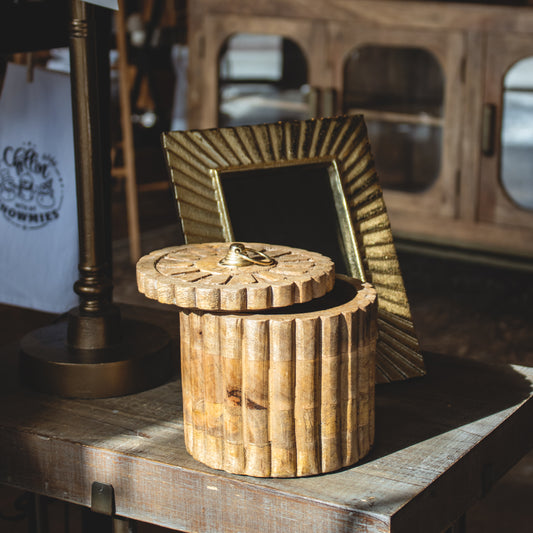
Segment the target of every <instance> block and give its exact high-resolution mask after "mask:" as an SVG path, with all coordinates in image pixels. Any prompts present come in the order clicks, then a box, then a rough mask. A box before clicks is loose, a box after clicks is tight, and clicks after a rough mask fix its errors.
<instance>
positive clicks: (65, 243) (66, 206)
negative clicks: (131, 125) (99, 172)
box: [0, 64, 78, 313]
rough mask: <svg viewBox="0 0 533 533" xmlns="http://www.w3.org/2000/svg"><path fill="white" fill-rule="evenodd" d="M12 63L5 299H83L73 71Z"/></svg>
mask: <svg viewBox="0 0 533 533" xmlns="http://www.w3.org/2000/svg"><path fill="white" fill-rule="evenodd" d="M26 75H27V67H24V66H21V65H15V64H9V65H8V69H7V73H6V78H5V81H4V87H3V90H2V93H1V95H0V302H3V303H6V304H12V305H17V306H21V307H29V308H32V309H38V310H41V311H49V312H54V313H61V312H64V311H66V310H67V309H69V308H71V307H74V306H76V305H77V304H78V298H77V296H76V294H75V293H74V291H73V288H72V286H73V284H74V282H75V281H76V279H77V278H78V268H77V264H78V221H77V212H76V211H77V208H76V180H75V162H74V141H73V128H72V109H71V99H70V80H69V76H68V75H66V74H62V73H57V72H49V71H46V70H43V69H38V68H36V69H34V74H33V81H32V82H28V81H26Z"/></svg>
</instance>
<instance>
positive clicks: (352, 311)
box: [138, 244, 377, 477]
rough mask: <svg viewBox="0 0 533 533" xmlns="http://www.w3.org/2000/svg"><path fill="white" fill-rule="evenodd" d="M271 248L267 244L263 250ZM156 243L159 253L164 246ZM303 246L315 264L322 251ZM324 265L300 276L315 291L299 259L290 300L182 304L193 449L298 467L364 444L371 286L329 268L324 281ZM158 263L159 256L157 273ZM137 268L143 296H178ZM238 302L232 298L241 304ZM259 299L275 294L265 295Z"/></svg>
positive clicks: (264, 471)
mask: <svg viewBox="0 0 533 533" xmlns="http://www.w3.org/2000/svg"><path fill="white" fill-rule="evenodd" d="M195 246H205V245H195ZM225 246H226V248H227V246H228V245H227V244H226V245H225ZM250 246H255V247H257V246H263V247H265V249H266V245H258V244H254V245H250ZM180 248H181V249H182V248H184V247H180ZM278 248H279V247H278ZM276 250H277V248H276ZM276 250H274V251H273V250H272V249H270V250H268V249H267V251H270V254H269V255H272V256H276V253H277V252H276ZM283 250H286V248H283ZM291 250H294V249H291ZM163 252H165V253H166V255H165V258H168V257H169V256H168V249H167V250H165V251H163ZM297 252H300V251H298V250H297ZM155 254H156V255H155V256H154V255H153V254H152V255H151V256H148V257H151V259H150V260H148V261H147V262H146V264H148V266H149V265H150V263H154V264H158V263H160V262H161V261H160V259H161V257H162V256H161V254H159V255H158V253H157V252H155ZM312 256H313V260H314V262H315V264H316V263H317V262H318V263H320V260H318V261H316V259H317V257H323V256H318V254H312ZM281 257H285V258H286V257H287V255H286V252H284V253H283V254H281V255H279V256H278V258H279V260H280V262H281ZM143 259H144V258H143ZM143 259H141V261H140V262H139V264H140V263H141V262H142V261H143ZM165 260H166V259H165ZM328 261H329V260H328ZM178 263H179V262H178V261H174V270H172V269H171V270H172V272H174V274H173V275H174V276H175V275H176V271H177V270H179V269H180V268H183V266H179V267H176V265H177V264H178ZM179 264H180V265H181V263H179ZM308 266H309V264H308V263H306V267H305V268H307V267H308ZM323 266H324V265H322V267H323ZM326 267H327V268H326V270H327V273H326V275H325V276H324V275H322V274H317V272H316V271H315V270H313V269H312V270H311V271H310V272H312V273H311V275H310V277H309V279H311V278H313V277H314V278H315V281H316V280H320V282H319V283H318V285H317V286H314V287H313V288H312V289H310V288H309V286H308V285H307V283H308V280H305V281H302V271H303V270H305V268H299V269H297V271H298V274H297V275H296V274H295V272H293V273H292V274H291V275H290V276H289V278H291V276H293V277H294V279H296V280H297V281H296V282H295V283H294V285H293V289H291V290H292V300H293V301H294V302H296V303H293V305H290V306H288V307H280V308H278V309H266V310H254V312H253V314H252V313H250V312H247V313H244V312H242V311H239V312H231V311H228V312H222V311H220V310H203V309H197V308H196V309H183V308H181V309H180V336H181V341H180V342H181V374H182V388H183V410H184V414H183V418H184V426H185V427H184V432H185V441H186V446H187V450H188V451H189V453H190V454H191V455H192V456H193V457H194V458H196V459H197V460H199V461H201V462H203V463H205V464H206V465H208V466H210V467H212V468H217V469H223V470H225V471H227V472H231V473H236V474H246V475H252V476H259V477H269V476H270V477H296V476H306V475H312V474H318V473H325V472H331V471H334V470H337V469H339V468H342V467H344V466H349V465H353V464H354V463H356V462H357V461H358V460H359V459H360V458H361V457H363V456H364V455H365V454H366V453H367V452H368V451H369V449H370V447H371V445H372V442H373V439H374V383H375V349H376V340H377V325H376V321H377V300H376V292H375V290H374V289H373V288H372V287H371V286H370V285H369V284H367V283H365V284H363V283H362V282H360V281H359V280H355V279H352V278H348V277H345V276H337V277H336V282H335V284H334V287H333V280H334V277H333V270H332V269H330V268H329V264H328V265H326ZM165 268H167V267H165V266H164V265H161V266H160V269H159V274H161V271H164V270H165ZM245 268H248V267H245ZM156 269H157V267H156ZM282 270H283V268H282ZM289 270H290V269H289ZM138 272H141V274H140V276H139V277H138V279H139V289H140V290H141V292H144V293H145V294H147V295H148V296H151V297H157V298H158V299H160V300H161V299H163V300H165V301H167V303H176V302H175V301H173V300H176V299H179V298H180V297H181V296H180V295H182V294H183V291H181V292H180V291H174V292H175V294H177V296H173V295H172V294H170V293H169V289H168V285H165V284H166V283H167V281H168V280H167V279H164V280H163V279H160V280H157V279H155V280H154V276H152V275H148V276H144V275H143V274H142V268H139V267H138ZM262 272H263V273H264V272H265V271H264V270H263V271H262ZM187 273H188V274H190V271H188V272H187ZM275 273H276V270H275V269H272V270H271V275H273V274H275ZM169 274H170V271H168V270H167V271H166V273H165V274H163V275H164V276H168V275H169ZM171 275H172V274H171ZM214 275H218V273H215V274H214ZM285 275H286V274H285ZM178 277H179V276H178ZM259 277H260V276H258V278H259ZM193 278H194V276H190V275H189V280H192V279H193ZM202 279H204V281H205V277H204V278H202ZM158 281H159V283H158ZM271 281H272V280H271ZM277 284H278V288H279V280H278V282H277ZM229 285H230V283H228V280H226V282H225V286H226V287H228V286H229ZM235 285H236V287H235V288H237V286H238V285H239V284H238V283H235ZM304 287H307V289H305V288H304ZM332 287H333V290H330V289H331V288H332ZM240 288H241V289H242V287H240ZM255 289H256V292H257V288H255ZM306 292H307V296H305V298H301V297H300V296H302V295H303V294H304V293H306ZM325 292H327V294H325V295H323V294H324V293H325ZM178 293H179V294H178ZM313 293H314V294H315V295H316V296H320V297H315V298H313ZM157 294H159V296H156V295H157ZM162 294H164V296H161V295H162ZM321 295H322V296H321ZM194 298H195V299H196V301H197V302H198V301H199V300H198V295H195V296H194ZM223 299H224V298H222V297H218V298H214V299H213V298H210V299H209V301H210V302H211V303H210V304H209V305H207V307H213V306H214V307H218V308H219V309H220V302H221V301H222V300H223ZM246 300H250V299H249V298H240V300H239V301H240V302H241V306H242V302H243V301H246ZM267 300H270V304H273V303H275V302H274V300H275V299H274V297H272V296H270V297H268V298H267ZM205 301H206V299H205V298H203V297H202V298H201V302H205ZM214 301H218V304H213V303H212V302H214ZM234 301H235V299H234ZM306 301H307V303H299V302H306ZM244 307H246V306H244Z"/></svg>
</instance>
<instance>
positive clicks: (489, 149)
mask: <svg viewBox="0 0 533 533" xmlns="http://www.w3.org/2000/svg"><path fill="white" fill-rule="evenodd" d="M495 127H496V106H495V105H494V104H484V105H483V122H482V127H481V128H482V129H481V152H482V153H483V155H485V156H487V157H490V156H493V155H494V146H495V133H496V132H495Z"/></svg>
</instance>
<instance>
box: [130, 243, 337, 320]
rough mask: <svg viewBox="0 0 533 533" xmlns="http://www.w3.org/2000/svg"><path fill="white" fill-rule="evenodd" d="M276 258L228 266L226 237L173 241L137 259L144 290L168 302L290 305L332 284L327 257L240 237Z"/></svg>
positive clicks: (244, 307) (234, 307) (239, 307)
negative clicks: (183, 242)
mask: <svg viewBox="0 0 533 533" xmlns="http://www.w3.org/2000/svg"><path fill="white" fill-rule="evenodd" d="M241 244H244V245H245V246H246V248H248V249H251V250H253V251H258V252H262V253H265V254H267V255H268V257H270V258H272V259H273V260H274V261H275V263H274V264H273V265H271V266H262V265H256V264H251V265H249V266H248V265H247V266H235V267H233V266H231V267H229V266H225V265H220V264H219V261H220V260H221V259H223V258H224V256H225V255H226V254H227V252H228V248H229V246H228V244H227V243H220V242H218V243H203V244H189V245H185V246H174V247H169V248H164V249H163V250H157V251H154V252H152V253H150V254H148V255H146V256H144V257H142V258H141V259H140V260H139V261H138V263H137V286H138V289H139V291H140V292H142V293H143V294H145V295H146V296H148V297H149V298H153V299H155V300H158V301H159V302H161V303H165V304H174V305H177V306H178V307H181V308H188V309H201V310H204V311H250V310H260V309H271V308H276V307H287V306H289V305H293V304H295V303H303V302H308V301H310V300H312V299H313V298H319V297H321V296H323V295H324V294H326V293H327V292H328V291H330V290H331V289H332V288H333V285H334V283H335V265H334V264H333V262H332V261H331V259H329V258H328V257H325V256H323V255H321V254H318V253H315V252H308V251H306V250H300V249H298V248H290V247H287V246H276V245H271V244H262V243H241Z"/></svg>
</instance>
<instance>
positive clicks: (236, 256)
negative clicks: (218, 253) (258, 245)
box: [218, 242, 276, 267]
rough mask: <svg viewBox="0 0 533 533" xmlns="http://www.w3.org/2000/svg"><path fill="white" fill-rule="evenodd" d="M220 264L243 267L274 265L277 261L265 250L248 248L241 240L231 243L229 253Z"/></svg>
mask: <svg viewBox="0 0 533 533" xmlns="http://www.w3.org/2000/svg"><path fill="white" fill-rule="evenodd" d="M218 264H219V265H222V266H227V267H243V266H250V265H259V266H273V265H275V264H276V261H275V260H274V259H272V258H271V257H269V256H268V255H267V254H265V253H263V252H258V251H257V250H252V248H246V246H244V244H242V243H240V242H233V243H231V244H230V247H229V250H228V253H227V254H226V256H225V257H224V258H222V259H221V260H220V261H219V262H218Z"/></svg>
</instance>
